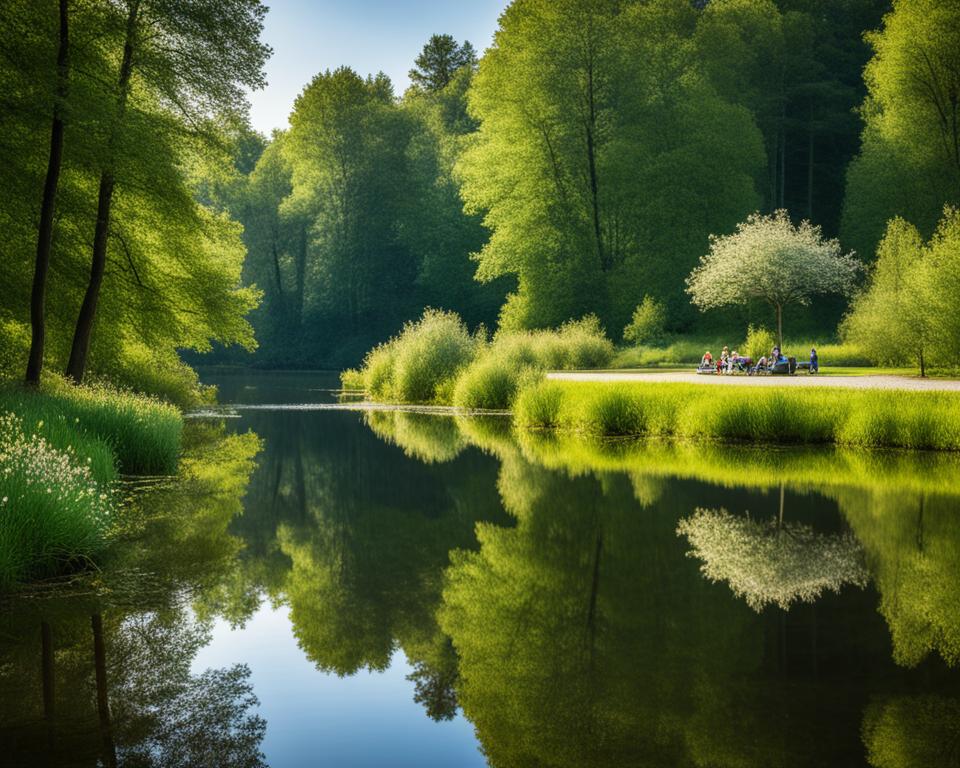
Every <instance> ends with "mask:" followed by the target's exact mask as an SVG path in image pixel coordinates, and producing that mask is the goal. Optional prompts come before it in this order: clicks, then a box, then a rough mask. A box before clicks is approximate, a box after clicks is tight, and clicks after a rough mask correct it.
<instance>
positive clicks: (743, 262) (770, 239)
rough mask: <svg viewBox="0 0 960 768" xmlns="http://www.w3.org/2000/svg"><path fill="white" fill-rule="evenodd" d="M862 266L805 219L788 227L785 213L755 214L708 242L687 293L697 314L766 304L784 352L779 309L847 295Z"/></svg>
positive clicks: (689, 282)
mask: <svg viewBox="0 0 960 768" xmlns="http://www.w3.org/2000/svg"><path fill="white" fill-rule="evenodd" d="M861 269H862V264H861V263H860V262H859V261H857V259H856V258H855V257H854V256H853V254H844V253H842V252H841V250H840V243H839V242H838V241H837V240H826V239H824V237H823V235H822V234H821V231H820V228H819V227H815V226H813V225H812V224H810V222H808V221H803V222H801V223H800V225H799V226H796V227H795V226H793V224H791V222H790V219H789V217H788V216H787V213H786V211H777V212H776V213H775V214H773V215H771V216H760V215H759V214H754V215H752V216H750V217H749V218H748V219H747V220H746V221H745V222H743V223H742V224H740V225H739V226H738V227H737V231H736V232H735V233H734V234H732V235H727V236H725V237H712V238H711V239H710V252H709V253H707V254H706V255H705V256H703V257H702V258H701V259H700V264H699V265H698V266H697V268H696V269H694V270H693V271H692V272H691V273H690V277H688V278H687V293H689V294H690V295H691V297H692V298H693V303H694V304H696V305H697V306H698V307H700V309H701V310H707V309H713V308H715V307H724V306H729V305H731V304H745V303H746V302H747V301H749V300H750V299H760V300H761V301H765V302H766V303H767V304H769V305H770V307H771V308H772V309H773V310H774V312H775V313H776V318H777V345H778V346H779V347H780V348H781V349H783V309H784V307H786V306H789V305H791V304H800V305H807V304H809V303H810V301H811V299H812V298H813V297H814V296H820V295H824V294H829V293H846V292H849V291H850V290H851V289H852V288H853V285H854V280H855V279H856V277H857V275H858V274H859V272H860V270H861Z"/></svg>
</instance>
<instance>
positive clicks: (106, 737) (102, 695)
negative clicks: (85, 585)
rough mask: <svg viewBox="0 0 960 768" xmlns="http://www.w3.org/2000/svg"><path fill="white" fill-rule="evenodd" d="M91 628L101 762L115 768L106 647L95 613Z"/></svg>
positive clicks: (115, 750)
mask: <svg viewBox="0 0 960 768" xmlns="http://www.w3.org/2000/svg"><path fill="white" fill-rule="evenodd" d="M90 624H91V626H92V627H93V666H94V672H95V674H96V680H97V715H98V716H99V718H100V740H101V743H102V745H103V760H104V763H105V764H106V765H107V768H117V749H116V745H115V744H114V743H113V731H112V726H111V724H110V697H109V694H108V691H107V646H106V644H105V643H104V640H103V616H101V614H99V613H95V614H93V615H92V616H91V617H90Z"/></svg>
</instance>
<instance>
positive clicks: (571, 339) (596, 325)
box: [557, 315, 614, 370]
mask: <svg viewBox="0 0 960 768" xmlns="http://www.w3.org/2000/svg"><path fill="white" fill-rule="evenodd" d="M557 335H558V336H559V343H560V346H561V348H562V349H563V364H561V365H559V366H557V367H558V368H566V369H568V370H569V369H578V368H604V367H606V366H608V365H610V361H611V360H612V359H613V353H614V348H613V342H611V341H610V340H609V339H608V338H607V335H606V333H605V332H604V330H603V328H602V327H601V325H600V321H599V320H598V319H597V316H596V315H587V316H586V317H584V318H582V319H581V320H570V321H568V322H566V323H564V324H563V325H562V326H560V330H559V331H558V332H557Z"/></svg>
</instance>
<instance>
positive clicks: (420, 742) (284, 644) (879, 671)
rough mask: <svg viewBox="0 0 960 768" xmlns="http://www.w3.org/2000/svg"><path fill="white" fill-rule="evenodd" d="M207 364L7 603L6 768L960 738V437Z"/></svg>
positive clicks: (343, 761)
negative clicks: (610, 426)
mask: <svg viewBox="0 0 960 768" xmlns="http://www.w3.org/2000/svg"><path fill="white" fill-rule="evenodd" d="M205 380H206V381H207V382H208V383H215V384H217V385H218V386H219V389H220V400H221V402H222V403H225V404H231V405H232V406H234V407H230V408H226V409H224V411H223V413H222V414H221V416H222V418H212V417H208V418H203V419H197V420H194V421H192V422H191V423H190V428H189V430H188V435H189V440H188V447H187V452H186V456H185V459H184V461H183V469H182V473H181V475H182V476H181V477H180V478H178V479H176V480H175V481H172V480H156V481H151V482H140V483H138V484H136V485H135V486H131V487H128V488H125V489H124V491H125V493H127V494H128V495H129V496H130V499H131V501H130V504H129V505H128V511H127V512H126V513H125V514H124V517H123V519H122V520H118V524H117V535H116V541H115V543H114V544H113V545H112V547H111V549H110V552H109V554H108V556H107V558H106V560H105V562H104V563H103V564H102V568H101V570H100V571H99V572H98V573H96V574H94V575H93V576H86V577H83V578H77V579H73V580H67V581H61V582H57V583H55V584H46V585H39V586H36V587H33V588H31V589H29V590H27V591H26V592H25V593H24V594H19V595H15V596H8V597H6V598H4V599H3V601H2V605H0V611H2V613H0V764H2V765H4V766H6V765H11V766H20V765H23V766H44V765H64V766H73V765H76V766H97V765H105V766H113V765H120V766H157V767H158V768H159V767H160V766H163V767H164V768H165V767H166V766H221V765H223V766H228V765H230V766H232V765H236V766H256V765H263V764H268V765H270V766H274V767H275V768H287V767H289V768H293V767H294V766H358V767H359V766H378V767H379V766H417V767H429V766H451V767H459V766H464V767H467V768H469V767H470V766H486V765H491V766H497V767H499V768H511V767H513V766H569V767H570V768H574V767H577V768H580V767H584V768H589V767H590V766H598V767H599V766H604V767H606V766H609V767H610V768H619V767H620V766H699V767H702V768H714V767H717V768H721V767H722V768H726V767H730V768H734V767H736V768H752V767H753V766H756V767H757V768H768V767H770V766H798V767H799V766H830V767H832V766H837V767H838V768H839V767H841V766H842V767H844V768H846V767H847V766H867V765H870V766H875V767H877V768H880V767H884V768H885V767H886V766H904V767H906V766H918V767H919V766H929V767H931V768H933V767H938V766H947V767H949V766H957V765H960V676H958V671H957V669H956V666H957V664H958V663H960V505H958V500H960V496H958V494H960V484H958V482H957V481H958V478H960V459H958V457H954V456H937V455H929V454H905V453H900V454H894V453H849V452H840V451H834V450H819V451H810V450H805V451H800V450H778V449H752V448H747V447H731V446H716V445H715V446H699V447H697V446H692V445H684V444H660V443H625V442H600V441H591V440H589V439H584V438H578V439H573V438H564V439H555V438H551V437H550V436H546V435H519V436H516V435H513V434H512V433H511V431H510V429H509V423H508V422H507V420H505V419H498V418H487V419H463V418H454V417H451V416H437V415H424V414H413V413H405V412H397V411H359V410H337V409H332V408H330V407H329V406H331V405H332V404H334V403H336V397H337V395H336V393H335V392H333V391H331V390H334V389H336V386H337V382H336V379H335V378H333V377H329V376H324V375H319V374H252V373H209V374H207V375H206V376H205ZM267 406H273V407H267Z"/></svg>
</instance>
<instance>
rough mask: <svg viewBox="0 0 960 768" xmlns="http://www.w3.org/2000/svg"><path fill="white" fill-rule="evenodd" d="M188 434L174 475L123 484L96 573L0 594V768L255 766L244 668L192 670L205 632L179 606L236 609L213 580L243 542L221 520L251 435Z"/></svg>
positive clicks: (212, 428) (240, 477)
mask: <svg viewBox="0 0 960 768" xmlns="http://www.w3.org/2000/svg"><path fill="white" fill-rule="evenodd" d="M192 436H193V437H194V438H195V439H196V443H195V444H194V445H193V446H192V448H191V449H190V450H189V451H188V453H187V455H186V457H185V458H184V461H183V469H182V476H181V478H179V479H178V480H176V481H172V480H171V481H162V482H155V483H152V484H150V485H146V486H143V485H142V487H140V488H136V489H133V490H132V494H133V498H132V500H131V504H130V505H129V507H128V509H129V511H128V518H129V519H128V520H127V521H125V528H124V531H123V534H122V535H121V536H120V537H119V540H118V541H117V542H116V544H115V545H114V546H113V548H112V550H111V552H110V553H108V557H107V561H106V563H105V564H104V567H103V570H102V571H101V572H99V573H97V574H94V575H92V576H89V577H86V578H83V579H76V580H73V581H72V582H69V583H56V584H47V585H43V586H42V587H37V588H35V589H32V590H27V591H25V592H23V593H21V594H19V595H16V596H9V597H7V598H6V599H5V600H4V604H3V608H2V611H3V612H2V616H3V623H2V632H0V743H2V744H3V748H4V761H5V763H4V764H5V765H13V766H19V765H24V766H43V765H51V766H94V765H105V766H117V765H136V766H158V768H159V767H160V766H164V767H165V768H166V767H167V766H197V765H209V764H211V756H213V755H219V756H221V758H222V759H223V762H222V763H220V764H223V765H237V766H241V765H242V766H258V765H262V764H263V756H262V754H261V753H260V749H259V745H260V742H261V740H262V738H263V735H264V729H265V722H264V720H263V719H262V718H261V717H260V716H259V715H258V714H256V705H257V701H256V697H255V696H254V694H253V691H252V688H251V686H250V684H249V681H248V677H249V670H248V669H247V668H245V667H244V666H243V665H236V666H233V667H230V668H225V669H211V670H207V671H206V672H203V673H202V674H199V675H197V674H194V673H192V671H191V661H192V659H193V658H194V657H195V655H196V654H197V652H198V651H199V649H200V648H202V647H203V646H204V645H205V644H206V642H207V641H208V636H209V631H208V630H209V627H208V623H207V622H206V621H205V620H204V619H203V611H200V610H193V609H192V607H193V606H197V607H199V606H201V605H204V606H210V605H213V604H214V603H216V604H217V605H218V610H224V611H225V612H231V611H233V610H235V606H234V605H233V603H232V602H231V601H230V600H228V599H225V598H224V594H225V593H224V592H223V590H222V588H223V585H224V584H225V583H226V582H227V578H226V574H227V572H228V571H229V569H230V568H231V567H232V565H233V563H234V561H235V558H236V555H237V552H238V551H239V548H240V547H241V546H242V544H241V542H240V540H239V539H237V538H236V537H235V536H233V535H232V534H231V533H230V532H229V531H228V526H229V523H230V521H231V519H232V518H233V517H234V515H236V514H237V513H238V512H239V511H240V499H241V496H242V494H243V490H244V488H245V486H246V483H247V480H248V478H249V475H250V472H251V471H252V469H253V457H254V455H255V454H256V452H257V450H258V449H259V443H258V441H257V439H256V438H255V437H254V436H252V435H227V434H226V433H225V432H224V430H223V427H222V425H220V426H219V427H218V426H216V425H208V426H206V427H203V428H200V429H198V430H194V432H193V433H192ZM218 759H220V758H218Z"/></svg>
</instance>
